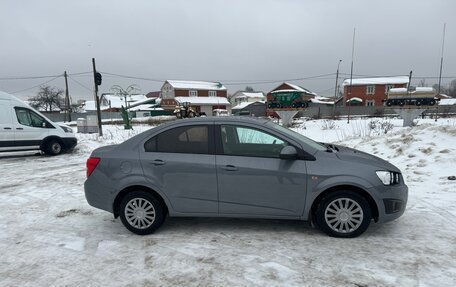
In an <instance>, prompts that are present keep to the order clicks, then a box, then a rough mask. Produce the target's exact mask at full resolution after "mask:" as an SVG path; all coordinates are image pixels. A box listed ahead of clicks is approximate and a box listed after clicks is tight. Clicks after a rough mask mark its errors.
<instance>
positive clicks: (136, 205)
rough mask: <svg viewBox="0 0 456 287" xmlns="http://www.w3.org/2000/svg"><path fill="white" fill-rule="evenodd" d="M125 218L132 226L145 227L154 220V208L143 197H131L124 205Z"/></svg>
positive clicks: (150, 224)
mask: <svg viewBox="0 0 456 287" xmlns="http://www.w3.org/2000/svg"><path fill="white" fill-rule="evenodd" d="M125 218H126V219H127V222H128V224H130V225H131V226H133V227H134V228H138V229H146V228H149V227H150V226H152V224H153V223H154V221H155V208H154V206H153V204H152V203H151V202H150V201H148V200H146V199H144V198H133V199H132V200H130V201H129V202H128V203H127V205H126V206H125Z"/></svg>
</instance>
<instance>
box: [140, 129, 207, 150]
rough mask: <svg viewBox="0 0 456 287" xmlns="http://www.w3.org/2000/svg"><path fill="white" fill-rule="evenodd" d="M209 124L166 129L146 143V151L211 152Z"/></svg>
mask: <svg viewBox="0 0 456 287" xmlns="http://www.w3.org/2000/svg"><path fill="white" fill-rule="evenodd" d="M209 142H210V137H209V126H207V125H200V126H185V127H178V128H173V129H170V130H167V131H164V132H162V133H160V134H158V135H157V136H155V137H153V138H151V139H150V140H148V141H147V142H146V143H145V144H144V149H145V151H146V152H165V153H193V154H209V153H212V152H211V150H212V148H210V144H209Z"/></svg>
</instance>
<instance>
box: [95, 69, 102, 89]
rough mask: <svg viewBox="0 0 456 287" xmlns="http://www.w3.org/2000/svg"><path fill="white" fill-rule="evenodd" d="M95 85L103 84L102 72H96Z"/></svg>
mask: <svg viewBox="0 0 456 287" xmlns="http://www.w3.org/2000/svg"><path fill="white" fill-rule="evenodd" d="M95 85H97V86H99V85H101V74H100V73H98V72H96V73H95Z"/></svg>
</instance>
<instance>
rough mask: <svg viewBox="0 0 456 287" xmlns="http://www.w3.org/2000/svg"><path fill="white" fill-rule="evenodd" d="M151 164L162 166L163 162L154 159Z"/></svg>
mask: <svg viewBox="0 0 456 287" xmlns="http://www.w3.org/2000/svg"><path fill="white" fill-rule="evenodd" d="M152 164H153V165H164V164H165V162H164V161H162V160H161V159H156V160H153V161H152Z"/></svg>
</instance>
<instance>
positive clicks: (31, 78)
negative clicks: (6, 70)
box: [0, 74, 63, 81]
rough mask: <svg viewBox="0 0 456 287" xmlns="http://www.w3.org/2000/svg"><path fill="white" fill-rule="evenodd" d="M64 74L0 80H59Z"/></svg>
mask: <svg viewBox="0 0 456 287" xmlns="http://www.w3.org/2000/svg"><path fill="white" fill-rule="evenodd" d="M62 76H63V74H60V75H51V76H29V77H4V78H0V80H2V81H3V80H34V79H46V78H56V77H57V78H58V77H62Z"/></svg>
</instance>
